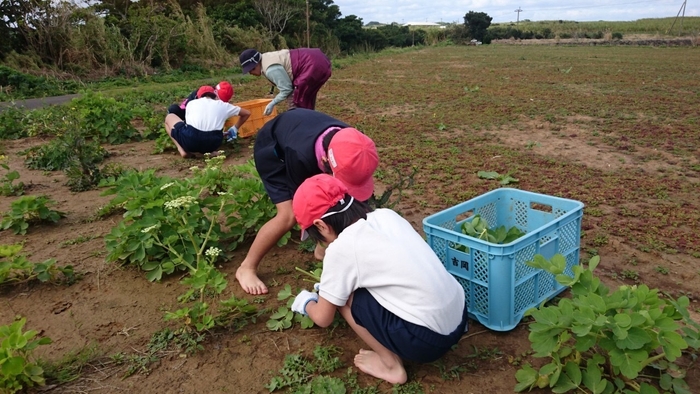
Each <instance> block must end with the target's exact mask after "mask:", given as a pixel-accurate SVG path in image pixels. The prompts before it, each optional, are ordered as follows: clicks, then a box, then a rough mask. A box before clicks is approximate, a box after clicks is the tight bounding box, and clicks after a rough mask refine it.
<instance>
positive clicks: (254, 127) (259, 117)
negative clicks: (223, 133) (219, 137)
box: [224, 99, 277, 138]
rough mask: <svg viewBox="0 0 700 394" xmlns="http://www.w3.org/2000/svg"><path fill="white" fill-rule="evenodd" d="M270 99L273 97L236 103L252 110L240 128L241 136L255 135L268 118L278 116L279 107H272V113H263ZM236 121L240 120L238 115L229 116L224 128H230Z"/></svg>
mask: <svg viewBox="0 0 700 394" xmlns="http://www.w3.org/2000/svg"><path fill="white" fill-rule="evenodd" d="M270 101H272V99H257V100H248V101H242V102H240V103H235V104H234V105H237V106H239V107H241V108H243V109H247V110H248V111H250V117H249V118H248V120H247V121H246V122H245V123H243V126H241V128H240V129H239V130H238V137H239V138H245V137H250V136H252V135H255V133H257V132H258V130H260V128H261V127H263V125H264V124H265V123H267V121H268V120H270V119H272V118H274V117H275V116H277V107H275V108H273V109H272V113H271V114H270V115H267V116H265V115H263V113H264V112H265V107H267V105H268V104H269V103H270ZM236 122H238V116H232V117H230V118H228V119H227V120H226V124H225V125H224V130H228V128H229V127H231V126H234V125H235V124H236Z"/></svg>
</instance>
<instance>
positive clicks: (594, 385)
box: [581, 362, 608, 394]
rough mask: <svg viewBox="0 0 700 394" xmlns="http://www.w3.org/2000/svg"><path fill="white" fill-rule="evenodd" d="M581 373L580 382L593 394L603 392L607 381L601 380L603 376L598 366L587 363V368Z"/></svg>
mask: <svg viewBox="0 0 700 394" xmlns="http://www.w3.org/2000/svg"><path fill="white" fill-rule="evenodd" d="M582 372H583V376H582V379H581V381H582V382H583V384H584V385H585V386H586V387H587V388H588V389H589V390H591V392H592V393H593V394H600V393H602V392H603V391H604V390H605V387H606V386H607V384H608V381H607V380H605V379H603V378H602V377H603V374H602V371H601V369H600V367H599V366H597V365H596V364H595V363H591V362H589V363H588V367H587V368H586V369H585V370H583V371H582Z"/></svg>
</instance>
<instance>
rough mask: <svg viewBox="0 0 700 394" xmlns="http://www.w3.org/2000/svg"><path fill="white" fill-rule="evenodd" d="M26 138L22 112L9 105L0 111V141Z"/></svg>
mask: <svg viewBox="0 0 700 394" xmlns="http://www.w3.org/2000/svg"><path fill="white" fill-rule="evenodd" d="M26 136H27V130H26V128H25V125H24V111H23V110H21V109H19V108H17V107H15V106H14V105H11V106H9V107H7V108H5V109H4V110H2V111H0V139H2V140H16V139H20V138H24V137H26Z"/></svg>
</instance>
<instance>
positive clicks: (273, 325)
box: [267, 268, 314, 331]
mask: <svg viewBox="0 0 700 394" xmlns="http://www.w3.org/2000/svg"><path fill="white" fill-rule="evenodd" d="M297 269H298V268H297ZM294 296H295V294H294V293H293V292H292V286H290V285H285V286H284V288H283V289H282V290H280V291H279V293H277V300H279V301H284V300H287V303H286V304H285V305H283V306H280V307H279V308H277V310H276V311H275V312H273V313H272V314H271V315H270V318H269V320H268V321H267V328H268V329H269V330H271V331H282V330H286V329H288V328H291V327H292V325H293V324H294V322H297V323H299V324H300V325H301V328H303V329H306V328H311V327H313V326H314V322H313V320H311V318H310V317H308V316H304V315H302V314H300V313H294V311H292V304H293V303H294Z"/></svg>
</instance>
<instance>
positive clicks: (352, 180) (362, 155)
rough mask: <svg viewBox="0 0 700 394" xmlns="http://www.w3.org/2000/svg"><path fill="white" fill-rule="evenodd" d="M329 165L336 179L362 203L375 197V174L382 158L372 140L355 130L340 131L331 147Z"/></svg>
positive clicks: (332, 140)
mask: <svg viewBox="0 0 700 394" xmlns="http://www.w3.org/2000/svg"><path fill="white" fill-rule="evenodd" d="M328 163H329V164H330V166H331V170H332V171H333V176H335V177H336V178H338V179H340V180H341V181H342V182H343V183H344V184H345V186H347V188H348V193H349V194H350V195H351V196H353V197H355V198H356V199H358V200H360V201H366V200H368V199H369V198H370V197H371V196H372V192H373V191H374V180H373V179H372V175H373V174H374V170H376V169H377V166H378V165H379V155H378V154H377V147H376V146H375V145H374V141H372V139H371V138H369V137H367V136H366V135H364V134H362V133H361V132H360V131H359V130H357V129H354V128H352V127H347V128H344V129H342V130H340V131H339V132H338V133H337V134H336V135H335V136H333V138H332V139H331V142H330V144H329V145H328Z"/></svg>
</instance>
